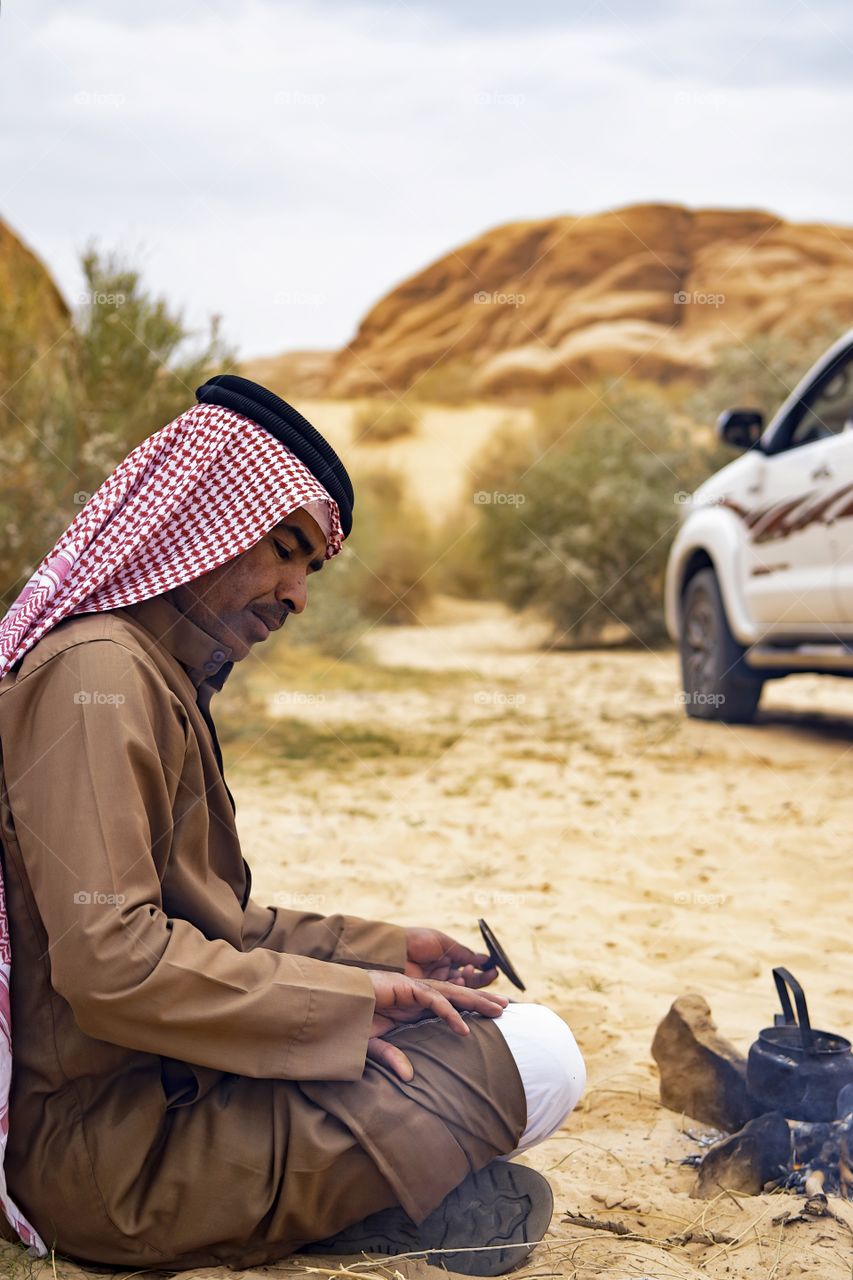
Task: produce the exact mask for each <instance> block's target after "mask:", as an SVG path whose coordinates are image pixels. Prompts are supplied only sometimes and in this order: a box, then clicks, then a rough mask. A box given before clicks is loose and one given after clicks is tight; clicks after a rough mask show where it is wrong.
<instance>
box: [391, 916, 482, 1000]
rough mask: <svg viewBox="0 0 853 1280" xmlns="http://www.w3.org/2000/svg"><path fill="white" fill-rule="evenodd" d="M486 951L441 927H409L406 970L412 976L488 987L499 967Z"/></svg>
mask: <svg viewBox="0 0 853 1280" xmlns="http://www.w3.org/2000/svg"><path fill="white" fill-rule="evenodd" d="M488 963H489V957H488V956H487V955H486V954H485V952H478V951H472V950H471V948H470V947H463V945H462V943H461V942H454V941H453V939H452V938H449V937H448V936H447V934H446V933H441V932H440V931H439V930H438V929H407V930H406V973H407V974H408V976H409V977H410V978H433V979H436V980H438V981H440V982H453V983H455V984H456V985H457V986H460V987H486V986H488V985H489V983H490V982H494V980H495V978H496V977H497V976H498V971H497V969H495V968H494V967H492V968H491V969H488V968H484V966H485V965H488Z"/></svg>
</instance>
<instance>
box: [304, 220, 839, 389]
mask: <svg viewBox="0 0 853 1280" xmlns="http://www.w3.org/2000/svg"><path fill="white" fill-rule="evenodd" d="M851 250H853V228H848V227H833V226H823V225H816V224H814V225H812V224H794V223H789V222H785V221H784V220H783V219H781V218H778V217H776V216H774V215H773V214H772V213H766V212H762V211H760V210H729V209H687V208H684V207H683V206H681V205H673V204H639V205H631V206H629V207H627V208H622V209H616V210H613V211H611V212H608V213H602V214H596V215H591V216H586V217H559V218H548V219H542V220H538V221H534V222H516V223H511V224H509V225H506V226H501V227H496V228H494V229H493V230H491V231H487V232H486V233H484V234H483V235H481V236H479V237H477V239H475V240H473V241H471V242H470V243H469V244H465V245H461V246H460V247H458V248H456V249H453V250H452V251H451V252H450V253H448V254H446V255H445V256H444V257H443V258H441V259H440V260H439V261H437V262H434V263H432V264H431V265H430V266H428V267H426V268H425V269H424V270H422V271H420V272H418V273H417V274H416V275H414V276H412V277H411V278H410V279H408V280H406V281H404V282H403V283H402V284H400V285H399V286H398V287H397V288H395V289H393V290H392V291H391V292H390V293H388V294H387V295H386V296H385V297H384V298H382V299H380V301H379V302H377V303H376V305H375V306H374V307H372V308H371V310H370V311H369V312H368V313H367V315H366V316H365V317H364V319H363V321H362V322H361V324H360V325H359V328H358V331H357V333H356V335H355V337H354V339H353V341H352V342H351V343H350V344H349V345H348V346H347V347H345V348H343V349H342V350H341V351H340V352H338V354H337V356H336V358H335V359H334V361H333V362H332V364H331V368H330V370H329V374H328V381H327V386H326V391H327V392H329V393H331V394H334V395H338V396H355V395H369V394H382V393H383V391H384V390H385V388H386V387H390V388H392V389H393V390H394V391H397V392H400V391H403V390H406V389H407V388H409V387H411V386H412V385H413V384H416V383H417V381H418V379H419V378H421V377H422V376H423V375H424V374H425V373H426V372H427V371H429V370H430V369H434V370H435V369H438V370H441V368H442V367H444V368H449V366H451V365H453V364H454V363H456V366H457V368H458V367H459V365H460V363H461V364H463V365H466V366H468V368H469V369H470V376H471V382H472V385H473V388H474V389H475V390H477V391H479V392H482V393H489V394H493V393H502V392H515V391H520V392H538V391H542V390H548V389H552V388H555V387H559V386H564V385H567V386H571V385H576V384H577V383H578V382H579V381H581V380H582V381H589V380H590V379H594V378H596V377H601V376H609V375H621V374H624V373H626V372H627V371H629V370H630V372H631V374H632V376H635V377H646V378H655V379H661V380H664V381H667V380H672V379H674V378H677V377H686V378H689V379H691V380H693V381H698V380H700V379H701V377H702V375H703V373H704V371H705V370H706V369H707V368H708V367H709V365H710V364H711V362H712V360H713V356H714V352H715V350H716V349H717V348H719V347H720V346H724V345H728V344H732V343H735V342H737V341H738V340H743V341H749V338H750V336H751V335H753V334H757V333H768V332H771V333H774V332H775V333H784V332H792V333H794V332H797V331H802V328H803V326H805V325H807V324H808V321H809V319H810V317H815V316H817V315H819V314H821V313H826V312H828V311H831V312H834V313H835V314H836V315H837V317H838V319H839V330H841V329H843V328H845V327H846V326H847V325H849V324H851V323H853V252H851ZM430 376H431V378H433V379H434V378H435V376H436V375H435V372H433V373H432V374H431V375H430Z"/></svg>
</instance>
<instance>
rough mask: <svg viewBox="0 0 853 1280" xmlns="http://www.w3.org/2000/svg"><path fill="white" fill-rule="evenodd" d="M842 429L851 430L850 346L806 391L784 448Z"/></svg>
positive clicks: (852, 371) (852, 380)
mask: <svg viewBox="0 0 853 1280" xmlns="http://www.w3.org/2000/svg"><path fill="white" fill-rule="evenodd" d="M842 431H853V350H851V351H849V352H847V353H846V355H845V358H844V363H843V364H841V365H840V366H839V367H838V368H837V369H835V370H833V371H832V373H831V374H830V375H829V377H828V378H827V379H826V380H825V381H824V382H823V383H822V384H821V385H819V386H818V388H817V389H816V391H815V392H813V393H811V394H810V395H809V400H808V403H807V404H806V405H805V406H804V409H803V410H801V416H800V417H799V421H798V422H797V423H796V425H795V426H794V428H793V430H792V432H791V435H790V437H789V439H788V448H789V449H795V448H797V447H798V446H799V445H801V444H813V443H814V442H815V441H816V440H826V439H827V438H828V437H829V436H837V435H840V434H841V432H842Z"/></svg>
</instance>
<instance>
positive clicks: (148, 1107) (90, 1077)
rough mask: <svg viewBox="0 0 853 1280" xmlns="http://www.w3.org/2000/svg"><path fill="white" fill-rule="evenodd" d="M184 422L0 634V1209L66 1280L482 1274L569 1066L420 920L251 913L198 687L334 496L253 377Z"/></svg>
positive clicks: (546, 1013) (560, 1034)
mask: <svg viewBox="0 0 853 1280" xmlns="http://www.w3.org/2000/svg"><path fill="white" fill-rule="evenodd" d="M199 401H200V402H199V403H198V404H196V405H194V406H193V407H192V408H191V409H189V410H188V411H187V412H186V413H184V414H182V415H181V416H180V417H179V418H177V419H175V421H174V422H171V423H169V424H168V425H167V426H165V427H164V428H163V429H162V430H161V431H158V432H157V433H156V434H155V435H153V436H151V437H150V438H149V439H148V440H146V441H144V442H143V443H142V444H141V445H139V446H138V448H136V449H134V450H133V452H132V453H130V454H129V455H128V457H127V458H125V459H124V461H123V462H122V463H121V464H120V465H119V466H118V467H117V468H116V470H115V471H114V472H113V473H112V475H110V476H109V477H108V478H107V479H106V480H105V481H104V483H103V485H102V486H101V487H100V488H99V489H98V491H97V492H96V493H95V494H94V495H93V497H92V498H91V499H90V501H89V502H88V503H87V504H86V506H85V507H84V508H83V509H82V510H81V511H80V513H79V514H78V516H77V517H76V519H75V520H74V521H73V522H72V524H71V525H70V526H69V528H68V529H67V530H66V532H65V533H64V534H63V535H62V537H61V538H60V539H59V541H58V542H57V544H56V546H55V547H54V548H53V550H52V551H51V552H50V553H49V555H48V556H46V557H45V559H44V560H43V561H42V563H41V564H40V566H39V567H38V569H37V571H36V572H35V574H34V575H33V576H32V578H31V579H30V581H29V582H28V584H27V586H26V587H25V588H24V590H23V591H22V593H21V595H20V596H19V597H18V599H17V600H16V601H15V603H14V604H13V605H12V607H11V609H10V610H9V612H8V614H7V615H6V617H5V618H4V619H3V621H2V623H0V676H2V680H0V745H2V764H0V774H2V777H0V837H2V871H3V875H2V877H0V1204H2V1206H3V1209H4V1210H5V1214H6V1218H7V1220H8V1222H9V1224H11V1226H12V1227H14V1229H15V1231H16V1232H17V1233H18V1235H19V1236H20V1237H21V1239H22V1240H24V1241H25V1242H26V1243H28V1244H29V1245H30V1246H31V1249H32V1250H33V1251H34V1252H35V1253H39V1254H43V1253H44V1251H45V1248H50V1247H51V1246H53V1247H55V1248H56V1249H57V1250H59V1251H60V1252H62V1253H65V1254H68V1255H70V1256H72V1257H75V1258H77V1259H79V1260H81V1261H83V1262H92V1263H101V1264H112V1265H115V1266H120V1267H133V1268H147V1267H156V1268H162V1267H168V1268H170V1269H174V1268H184V1267H201V1266H209V1265H217V1264H229V1265H231V1266H235V1267H247V1266H251V1265H259V1264H263V1263H268V1262H274V1261H276V1260H277V1259H280V1258H282V1257H284V1256H286V1255H287V1254H289V1253H292V1252H294V1251H295V1250H298V1249H300V1248H302V1247H303V1246H306V1245H309V1244H310V1243H311V1242H315V1248H317V1249H323V1250H326V1251H329V1252H344V1251H347V1252H358V1251H360V1250H362V1249H364V1250H368V1251H374V1252H378V1253H393V1252H404V1251H420V1250H422V1251H428V1250H430V1249H441V1248H443V1249H444V1250H453V1249H454V1248H460V1249H461V1248H465V1249H472V1250H474V1251H473V1252H468V1253H459V1254H453V1253H452V1252H445V1253H440V1254H431V1255H430V1256H433V1257H435V1258H436V1259H441V1260H443V1261H446V1262H447V1265H448V1266H452V1267H453V1269H455V1270H457V1271H463V1272H467V1273H470V1274H477V1275H496V1274H499V1273H501V1272H503V1271H507V1270H510V1269H511V1268H512V1267H514V1266H516V1265H518V1264H520V1263H521V1262H523V1261H524V1258H525V1256H526V1255H527V1253H528V1252H529V1250H530V1249H531V1248H532V1246H533V1245H534V1244H535V1243H536V1242H537V1241H538V1240H540V1239H541V1238H542V1236H543V1234H544V1232H545V1230H546V1229H547V1226H548V1223H549V1221H550V1216H551V1207H552V1201H551V1196H550V1191H549V1189H548V1185H547V1183H546V1182H545V1180H544V1179H543V1178H541V1177H540V1176H539V1175H538V1174H536V1173H535V1172H534V1171H533V1170H530V1169H528V1168H526V1167H524V1166H521V1165H518V1164H514V1163H511V1162H508V1161H507V1160H506V1159H505V1158H504V1157H506V1156H507V1155H509V1154H515V1153H516V1152H517V1151H519V1150H523V1149H524V1148H525V1147H527V1146H529V1145H531V1144H532V1143H534V1142H537V1141H540V1140H541V1139H542V1138H543V1137H545V1136H547V1134H548V1133H550V1132H553V1130H554V1129H555V1128H556V1127H557V1126H558V1125H559V1124H560V1123H561V1122H562V1120H563V1119H564V1118H565V1116H566V1115H567V1113H568V1112H569V1111H570V1110H571V1109H572V1107H573V1106H574V1105H575V1103H576V1102H577V1100H578V1098H579V1096H580V1093H581V1090H582V1088H583V1084H584V1066H583V1061H582V1059H581V1057H580V1054H579V1053H578V1050H577V1046H576V1045H575V1042H574V1039H573V1037H572V1034H571V1032H570V1031H569V1029H568V1028H567V1027H566V1026H565V1024H564V1023H563V1022H562V1021H561V1019H559V1018H558V1017H557V1016H556V1015H555V1014H554V1013H552V1012H551V1011H550V1010H548V1009H545V1008H543V1007H541V1006H537V1005H523V1004H508V1002H507V1001H506V999H505V998H504V997H502V996H499V995H494V994H490V993H488V992H486V991H484V990H483V989H482V988H483V987H485V986H486V985H488V984H489V983H491V982H492V981H493V979H494V978H495V977H496V974H495V972H494V970H490V969H488V968H487V967H486V966H487V965H488V957H487V956H485V955H481V954H478V953H475V952H473V951H471V950H469V949H468V948H467V947H466V946H463V945H462V944H460V943H458V942H455V941H453V940H452V939H450V938H448V937H447V936H446V935H445V934H443V933H440V932H438V931H437V930H434V929H427V928H400V927H397V926H394V925H390V924H380V923H376V922H373V921H368V920H362V919H359V918H357V917H354V916H349V915H332V916H327V917H322V916H320V915H316V914H306V913H300V912H297V911H290V910H283V909H282V908H280V907H279V908H272V907H263V906H260V905H258V904H257V903H256V902H255V900H254V899H253V898H252V896H251V873H250V870H249V867H248V865H247V863H246V862H245V861H244V859H243V857H242V854H241V850H240V843H239V839H238V836H237V830H236V826H235V821H234V802H233V799H232V797H231V793H230V792H229V790H228V788H227V786H226V784H225V779H224V777H223V774H222V758H221V754H220V751H219V744H218V741H217V737H216V730H215V727H214V723H213V720H212V718H211V714H210V701H211V697H212V694H213V693H214V691H216V690H219V689H221V688H222V685H223V683H224V681H225V679H226V677H227V675H228V673H229V672H230V670H231V669H232V666H233V664H234V663H235V662H239V661H240V660H241V659H243V658H244V657H246V655H247V654H248V653H249V651H250V649H251V648H252V646H253V645H255V644H257V643H260V642H261V641H263V640H265V639H266V638H267V637H268V636H269V634H270V632H272V631H276V630H278V629H279V627H281V626H282V625H283V623H284V622H285V621H286V619H287V617H288V615H289V614H291V613H301V612H302V610H303V609H304V608H305V605H306V578H307V576H308V574H309V573H313V572H316V571H317V570H319V569H321V568H322V566H323V563H324V561H325V560H328V559H331V558H332V557H333V556H335V555H336V554H337V553H338V552H339V551H340V549H341V544H342V542H343V539H344V538H345V536H346V535H347V534H348V533H349V531H350V528H351V526H352V505H353V495H352V487H351V485H350V482H349V478H348V476H347V474H346V471H345V470H344V468H343V466H342V465H341V463H340V460H339V459H338V458H337V456H336V455H335V453H334V452H333V451H332V449H331V448H330V447H329V445H328V444H327V442H326V441H325V440H324V439H323V438H322V437H321V436H319V435H318V433H317V432H315V431H314V429H313V428H312V427H311V426H310V425H309V424H308V423H307V422H306V421H305V420H304V419H303V418H302V417H301V416H300V415H299V414H298V413H296V411H295V410H293V409H292V408H291V406H289V405H287V404H286V403H285V402H284V401H282V400H279V399H278V398H277V397H275V396H272V395H271V394H270V393H269V392H268V391H266V390H265V389H264V388H262V387H257V386H256V385H255V384H253V383H251V382H247V381H246V380H245V379H241V378H236V377H232V376H224V377H220V378H216V379H214V380H212V381H211V382H210V383H207V384H205V386H204V387H203V388H201V389H200V390H199ZM3 884H5V894H6V903H5V904H4V901H3V897H2V886H3ZM7 908H8V924H7ZM11 958H14V964H11ZM10 1014H11V1038H10V1034H9V1026H10ZM13 1060H14V1071H13V1072H12V1071H11V1066H12V1061H13ZM10 1073H11V1092H10V1096H9V1099H8V1116H7V1115H6V1094H7V1093H8V1092H9V1088H10ZM4 1140H5V1141H6V1142H7V1145H6V1151H5V1162H3V1160H2V1156H3V1142H4ZM4 1163H5V1168H4ZM316 1242H320V1243H319V1244H317V1243H316ZM477 1249H481V1250H482V1252H476V1250H477Z"/></svg>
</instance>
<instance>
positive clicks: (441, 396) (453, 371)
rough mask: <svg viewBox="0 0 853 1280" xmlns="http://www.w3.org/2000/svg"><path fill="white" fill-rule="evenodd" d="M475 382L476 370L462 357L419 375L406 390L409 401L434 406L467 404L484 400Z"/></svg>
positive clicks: (447, 361) (446, 361) (445, 361)
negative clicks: (424, 402) (427, 403)
mask: <svg viewBox="0 0 853 1280" xmlns="http://www.w3.org/2000/svg"><path fill="white" fill-rule="evenodd" d="M475 382H476V370H475V368H474V366H473V364H471V362H470V361H469V360H466V359H463V358H461V357H460V358H457V359H455V360H443V361H442V362H441V363H440V364H437V365H434V366H433V367H432V368H431V369H427V370H426V372H425V373H422V374H420V375H418V376H417V377H416V378H415V379H414V380H413V382H412V384H411V386H410V387H408V389H407V390H406V395H407V397H408V398H409V400H422V401H430V402H431V403H434V404H465V403H466V402H468V401H470V400H474V399H480V398H482V397H481V396H480V395H479V394H478V392H477V388H476V385H475Z"/></svg>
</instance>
